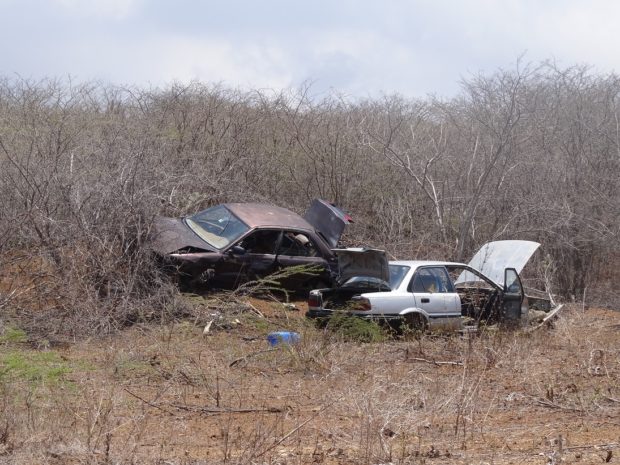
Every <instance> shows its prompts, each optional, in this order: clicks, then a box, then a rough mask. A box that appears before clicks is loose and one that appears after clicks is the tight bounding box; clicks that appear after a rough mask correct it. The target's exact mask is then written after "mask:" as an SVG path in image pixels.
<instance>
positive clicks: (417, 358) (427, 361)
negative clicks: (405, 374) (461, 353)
mask: <svg viewBox="0 0 620 465" xmlns="http://www.w3.org/2000/svg"><path fill="white" fill-rule="evenodd" d="M407 360H412V361H414V362H424V363H430V364H431V365H437V366H440V365H456V366H459V367H462V366H463V362H458V361H456V362H452V361H449V360H448V361H443V362H441V361H439V362H438V361H437V360H429V359H427V358H419V357H412V358H408V359H407Z"/></svg>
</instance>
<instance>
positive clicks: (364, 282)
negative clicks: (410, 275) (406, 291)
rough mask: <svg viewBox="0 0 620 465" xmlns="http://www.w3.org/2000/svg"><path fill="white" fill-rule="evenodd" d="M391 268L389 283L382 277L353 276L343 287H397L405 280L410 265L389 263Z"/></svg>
mask: <svg viewBox="0 0 620 465" xmlns="http://www.w3.org/2000/svg"><path fill="white" fill-rule="evenodd" d="M388 268H389V270H390V282H389V283H387V282H385V281H384V280H382V279H380V278H374V277H370V276H353V277H352V278H350V279H348V280H347V281H346V282H345V283H344V284H343V285H342V287H376V288H382V287H389V288H390V289H396V288H397V287H398V286H400V283H402V282H403V278H404V277H405V275H406V274H407V272H408V271H409V267H408V266H404V265H389V266H388Z"/></svg>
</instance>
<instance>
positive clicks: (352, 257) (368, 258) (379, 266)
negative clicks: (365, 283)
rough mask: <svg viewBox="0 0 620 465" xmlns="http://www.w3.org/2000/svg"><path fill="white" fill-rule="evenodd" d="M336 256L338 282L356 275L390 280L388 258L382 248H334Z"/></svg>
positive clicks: (387, 281)
mask: <svg viewBox="0 0 620 465" xmlns="http://www.w3.org/2000/svg"><path fill="white" fill-rule="evenodd" d="M334 252H335V253H336V256H337V257H338V281H339V282H340V284H342V283H344V282H345V281H347V280H348V279H351V278H353V277H357V276H364V277H368V278H376V279H380V280H382V281H385V282H386V283H389V281H390V270H389V267H388V259H387V256H386V255H385V251H384V250H378V249H365V248H349V249H334Z"/></svg>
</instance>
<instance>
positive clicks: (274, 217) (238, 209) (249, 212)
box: [225, 203, 314, 231]
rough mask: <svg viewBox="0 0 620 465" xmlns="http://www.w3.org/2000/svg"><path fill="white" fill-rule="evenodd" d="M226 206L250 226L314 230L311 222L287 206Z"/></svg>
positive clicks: (233, 204)
mask: <svg viewBox="0 0 620 465" xmlns="http://www.w3.org/2000/svg"><path fill="white" fill-rule="evenodd" d="M225 206H226V208H228V209H229V210H230V211H231V212H233V214H235V215H236V216H237V217H238V218H239V219H240V220H241V221H243V222H244V223H245V224H247V225H248V226H249V227H250V228H257V227H263V228H264V227H269V226H277V227H284V228H291V229H305V230H309V231H313V230H314V228H313V227H312V226H311V225H310V223H308V222H307V221H306V220H304V219H303V218H302V217H301V216H299V215H298V214H296V213H293V212H292V211H290V210H287V209H286V208H280V207H276V206H274V205H267V204H263V203H227V204H225Z"/></svg>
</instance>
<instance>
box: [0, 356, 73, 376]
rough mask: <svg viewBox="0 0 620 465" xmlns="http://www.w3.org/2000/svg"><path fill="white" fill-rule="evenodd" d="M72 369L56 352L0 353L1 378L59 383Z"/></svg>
mask: <svg viewBox="0 0 620 465" xmlns="http://www.w3.org/2000/svg"><path fill="white" fill-rule="evenodd" d="M70 371H71V369H70V367H69V366H68V365H67V363H66V362H65V361H64V360H63V359H62V358H61V357H60V355H59V354H58V353H56V352H10V353H8V354H3V355H0V380H5V379H12V380H25V381H29V382H35V383H45V382H48V383H57V382H60V381H61V380H62V378H63V376H64V375H65V374H67V373H69V372H70Z"/></svg>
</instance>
